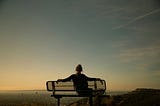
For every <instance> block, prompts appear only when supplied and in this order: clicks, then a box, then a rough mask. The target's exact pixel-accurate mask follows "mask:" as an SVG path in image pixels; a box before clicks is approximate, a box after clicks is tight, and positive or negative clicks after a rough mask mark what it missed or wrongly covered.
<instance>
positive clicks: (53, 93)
mask: <svg viewBox="0 0 160 106" xmlns="http://www.w3.org/2000/svg"><path fill="white" fill-rule="evenodd" d="M98 81H99V80H98ZM101 81H102V82H103V84H104V87H105V88H104V89H103V90H97V83H96V81H94V89H95V90H93V95H78V94H55V92H57V91H58V92H61V91H62V92H64V91H66V92H67V91H75V92H76V90H75V89H74V90H70V89H69V90H67V89H64V90H56V89H55V87H56V85H55V83H56V82H57V81H47V82H46V87H47V91H50V92H52V95H51V97H54V98H56V99H57V100H58V101H57V105H58V106H60V99H61V98H62V97H88V98H89V104H90V106H92V105H93V103H92V101H93V100H92V97H95V96H99V97H104V96H106V95H105V93H104V92H105V91H106V82H105V80H101ZM49 83H52V88H53V89H49ZM96 92H97V93H96ZM98 92H101V93H98Z"/></svg>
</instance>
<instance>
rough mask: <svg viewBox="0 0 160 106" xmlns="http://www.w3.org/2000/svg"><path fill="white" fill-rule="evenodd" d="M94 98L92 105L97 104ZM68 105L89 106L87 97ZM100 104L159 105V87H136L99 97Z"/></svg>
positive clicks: (125, 105) (104, 105) (127, 105)
mask: <svg viewBox="0 0 160 106" xmlns="http://www.w3.org/2000/svg"><path fill="white" fill-rule="evenodd" d="M96 101H97V100H96V99H95V100H94V106H99V105H98V104H97V102H96ZM69 106H89V105H88V99H82V100H79V101H78V102H75V103H72V104H70V105H69ZM100 106H160V89H146V88H143V89H142V88H141V89H136V90H134V91H131V92H128V93H126V94H121V95H109V96H108V97H103V98H101V103H100Z"/></svg>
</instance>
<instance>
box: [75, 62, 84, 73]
mask: <svg viewBox="0 0 160 106" xmlns="http://www.w3.org/2000/svg"><path fill="white" fill-rule="evenodd" d="M82 71H83V69H82V65H81V64H78V65H77V67H76V72H77V73H81V72H82Z"/></svg>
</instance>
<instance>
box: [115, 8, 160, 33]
mask: <svg viewBox="0 0 160 106" xmlns="http://www.w3.org/2000/svg"><path fill="white" fill-rule="evenodd" d="M158 12H160V8H159V9H155V10H152V11H150V12H148V13H146V14H143V15H140V16H138V17H136V18H134V19H133V20H131V21H129V22H127V23H126V24H122V25H119V26H116V27H114V28H112V30H117V29H120V28H123V27H126V26H128V25H130V24H132V23H134V22H136V21H139V20H141V19H144V18H145V17H147V16H150V15H153V14H156V13H158Z"/></svg>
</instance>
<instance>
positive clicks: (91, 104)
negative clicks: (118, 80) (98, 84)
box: [89, 97, 93, 106]
mask: <svg viewBox="0 0 160 106" xmlns="http://www.w3.org/2000/svg"><path fill="white" fill-rule="evenodd" d="M89 105H90V106H93V102H92V97H89Z"/></svg>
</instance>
